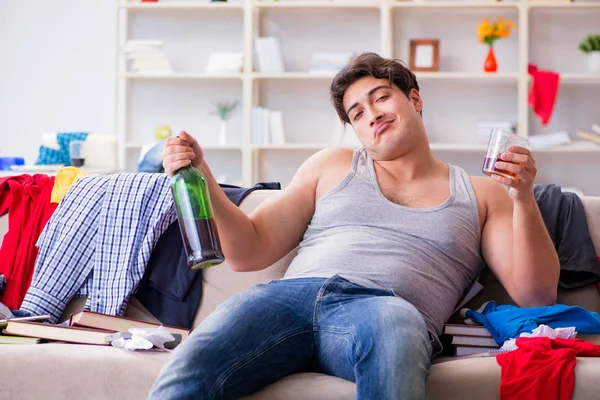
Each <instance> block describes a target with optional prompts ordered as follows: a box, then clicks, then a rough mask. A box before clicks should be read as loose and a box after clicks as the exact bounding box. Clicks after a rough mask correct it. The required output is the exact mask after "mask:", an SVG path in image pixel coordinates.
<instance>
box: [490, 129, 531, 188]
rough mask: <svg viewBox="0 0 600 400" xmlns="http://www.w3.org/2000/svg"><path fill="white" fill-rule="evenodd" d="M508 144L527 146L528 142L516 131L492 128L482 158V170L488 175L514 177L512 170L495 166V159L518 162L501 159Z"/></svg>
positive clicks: (506, 150)
mask: <svg viewBox="0 0 600 400" xmlns="http://www.w3.org/2000/svg"><path fill="white" fill-rule="evenodd" d="M510 146H521V147H526V148H528V146H529V142H528V141H527V138H524V137H522V136H519V135H517V134H516V133H512V132H507V131H502V130H500V129H492V132H491V135H490V141H489V143H488V148H487V151H486V153H485V158H484V159H483V167H482V169H481V170H482V172H483V173H484V174H486V175H488V176H492V175H493V174H495V175H500V176H503V177H505V178H509V179H515V178H516V175H515V174H514V173H513V172H510V171H506V170H503V169H499V168H496V161H503V162H508V163H512V164H519V163H516V162H513V161H506V160H503V159H502V153H507V152H508V148H509V147H510Z"/></svg>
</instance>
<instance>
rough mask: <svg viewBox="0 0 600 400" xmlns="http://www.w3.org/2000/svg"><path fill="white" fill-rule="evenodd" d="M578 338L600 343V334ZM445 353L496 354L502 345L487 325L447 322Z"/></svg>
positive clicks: (442, 338) (460, 354) (445, 328)
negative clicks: (499, 344)
mask: <svg viewBox="0 0 600 400" xmlns="http://www.w3.org/2000/svg"><path fill="white" fill-rule="evenodd" d="M576 338H577V339H581V340H585V341H586V342H590V343H594V344H600V335H592V334H581V333H578V334H577V336H576ZM440 341H441V342H442V345H443V346H444V347H443V354H446V355H450V356H454V357H463V356H469V355H473V354H485V353H487V354H489V355H495V354H497V353H499V351H500V346H498V344H497V343H496V340H495V339H494V338H493V337H492V335H491V334H490V332H489V331H488V330H487V328H486V327H485V326H481V325H466V324H445V325H444V333H443V334H442V336H441V337H440Z"/></svg>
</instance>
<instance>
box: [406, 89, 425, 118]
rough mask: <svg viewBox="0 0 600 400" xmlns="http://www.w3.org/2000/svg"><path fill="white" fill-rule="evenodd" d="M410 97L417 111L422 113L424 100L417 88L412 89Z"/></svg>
mask: <svg viewBox="0 0 600 400" xmlns="http://www.w3.org/2000/svg"><path fill="white" fill-rule="evenodd" d="M408 98H409V99H410V102H411V103H412V105H413V107H415V110H417V112H419V113H420V112H422V111H423V100H422V99H421V95H420V94H419V91H418V90H417V89H411V90H410V93H409V95H408Z"/></svg>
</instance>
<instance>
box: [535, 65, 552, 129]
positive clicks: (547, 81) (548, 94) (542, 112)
mask: <svg viewBox="0 0 600 400" xmlns="http://www.w3.org/2000/svg"><path fill="white" fill-rule="evenodd" d="M529 74H530V75H531V76H532V78H533V83H532V85H531V89H530V90H529V101H528V103H529V105H531V106H532V107H533V111H534V112H535V113H536V114H537V116H538V117H540V120H541V121H542V124H543V125H546V124H547V123H548V121H550V117H551V116H552V110H553V109H554V103H555V102H556V95H557V94H558V82H559V80H560V76H559V75H558V74H557V73H556V72H552V71H540V70H538V69H537V66H536V65H534V64H529Z"/></svg>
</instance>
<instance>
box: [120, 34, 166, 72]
mask: <svg viewBox="0 0 600 400" xmlns="http://www.w3.org/2000/svg"><path fill="white" fill-rule="evenodd" d="M162 46H163V42H162V41H160V40H129V41H128V42H127V43H125V45H124V46H123V52H124V53H126V54H127V59H128V60H129V61H130V66H131V69H132V70H133V71H136V72H165V73H172V72H173V69H172V67H171V62H170V61H169V59H168V58H167V56H166V55H165V53H164V52H163V50H162Z"/></svg>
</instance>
